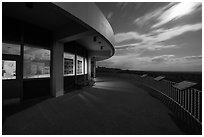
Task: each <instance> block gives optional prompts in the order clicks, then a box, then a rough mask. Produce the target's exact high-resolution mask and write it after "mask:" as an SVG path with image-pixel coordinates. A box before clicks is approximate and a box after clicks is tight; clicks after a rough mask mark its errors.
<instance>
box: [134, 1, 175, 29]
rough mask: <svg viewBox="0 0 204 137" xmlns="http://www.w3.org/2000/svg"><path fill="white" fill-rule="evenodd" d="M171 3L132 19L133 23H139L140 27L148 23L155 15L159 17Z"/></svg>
mask: <svg viewBox="0 0 204 137" xmlns="http://www.w3.org/2000/svg"><path fill="white" fill-rule="evenodd" d="M172 5H173V3H170V4H168V5H166V6H164V7H160V8H158V9H156V10H154V11H152V12H150V13H147V14H145V15H144V16H141V17H139V18H137V19H135V20H134V23H136V24H137V25H139V26H140V27H142V26H144V25H146V24H148V23H150V22H151V20H155V19H156V18H157V17H159V16H160V15H161V14H162V13H163V12H164V11H165V10H166V9H168V8H169V7H171V6H172Z"/></svg>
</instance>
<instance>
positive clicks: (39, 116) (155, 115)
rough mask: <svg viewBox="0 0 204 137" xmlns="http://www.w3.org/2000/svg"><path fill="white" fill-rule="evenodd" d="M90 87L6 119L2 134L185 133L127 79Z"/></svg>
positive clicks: (101, 80) (105, 80)
mask: <svg viewBox="0 0 204 137" xmlns="http://www.w3.org/2000/svg"><path fill="white" fill-rule="evenodd" d="M96 80H97V82H96V84H95V86H93V87H84V88H82V89H80V90H77V91H74V92H71V93H68V94H65V95H64V96H61V97H58V98H50V99H47V100H44V101H43V102H41V103H39V104H36V105H35V106H32V107H30V108H28V109H25V110H23V111H21V112H18V113H15V114H13V115H11V116H9V117H8V118H7V119H6V120H5V122H4V125H3V127H2V128H3V134H38V135H39V134H40V135H41V134H48V135H49V134H78V135H81V134H86V135H89V134H95V135H106V134H109V135H112V134H114V135H120V134H123V135H129V134H133V135H171V134H174V135H175V134H176V135H180V134H185V133H184V132H182V131H181V130H180V129H179V128H178V127H177V126H176V124H175V123H174V121H173V120H172V119H171V117H170V116H169V114H171V111H170V110H169V109H168V108H167V107H166V106H165V105H164V104H162V102H160V101H159V100H157V99H155V98H153V97H152V96H150V95H149V94H148V93H147V91H145V90H144V89H141V88H139V87H137V86H136V85H135V84H134V82H131V80H128V79H126V78H120V77H114V76H105V77H99V78H97V79H96Z"/></svg>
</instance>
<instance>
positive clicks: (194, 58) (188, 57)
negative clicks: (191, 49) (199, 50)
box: [184, 55, 202, 60]
mask: <svg viewBox="0 0 204 137" xmlns="http://www.w3.org/2000/svg"><path fill="white" fill-rule="evenodd" d="M184 59H186V60H200V59H202V55H199V56H186V57H184Z"/></svg>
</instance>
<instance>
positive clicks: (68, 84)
mask: <svg viewBox="0 0 204 137" xmlns="http://www.w3.org/2000/svg"><path fill="white" fill-rule="evenodd" d="M113 43H114V33H113V30H112V28H111V26H110V24H109V22H108V21H107V19H106V18H105V16H104V15H103V14H102V12H101V11H100V10H99V8H98V7H97V6H96V5H95V4H94V3H90V2H89V3H70V2H67V3H64V2H60V3H48V2H39V3H35V2H29V3H27V2H16V3H15V2H8V3H7V2H3V3H2V99H3V104H8V103H11V102H21V101H25V100H29V99H33V98H37V97H42V96H54V97H58V96H62V95H64V94H65V93H67V92H69V91H70V90H71V89H73V88H75V87H77V86H84V85H87V83H88V81H90V80H91V79H92V78H93V77H95V67H96V61H100V60H104V59H107V58H110V57H111V56H113V55H114V47H113Z"/></svg>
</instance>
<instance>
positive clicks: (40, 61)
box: [23, 46, 50, 78]
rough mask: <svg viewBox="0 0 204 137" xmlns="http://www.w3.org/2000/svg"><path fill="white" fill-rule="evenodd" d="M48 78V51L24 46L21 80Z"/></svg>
mask: <svg viewBox="0 0 204 137" xmlns="http://www.w3.org/2000/svg"><path fill="white" fill-rule="evenodd" d="M44 77H50V50H47V49H42V48H34V47H29V46H24V65H23V78H44Z"/></svg>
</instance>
